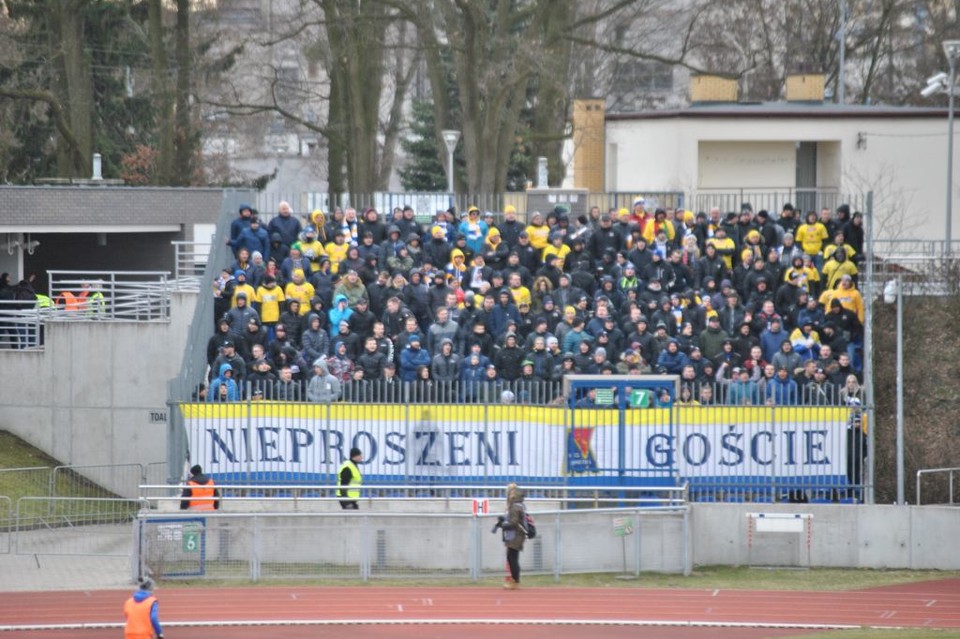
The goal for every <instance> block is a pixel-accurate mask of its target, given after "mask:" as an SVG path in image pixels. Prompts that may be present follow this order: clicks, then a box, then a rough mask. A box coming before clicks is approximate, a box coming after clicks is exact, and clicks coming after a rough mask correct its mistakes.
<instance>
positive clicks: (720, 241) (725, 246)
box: [706, 226, 737, 271]
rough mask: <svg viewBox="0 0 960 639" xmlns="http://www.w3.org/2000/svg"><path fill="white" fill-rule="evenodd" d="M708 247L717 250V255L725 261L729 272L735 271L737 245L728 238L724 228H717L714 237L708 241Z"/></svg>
mask: <svg viewBox="0 0 960 639" xmlns="http://www.w3.org/2000/svg"><path fill="white" fill-rule="evenodd" d="M706 244H707V246H712V247H713V248H715V249H717V255H719V256H720V257H721V258H722V259H723V263H724V265H726V267H727V270H728V271H732V270H733V254H734V253H735V252H736V250H737V245H736V243H735V242H734V241H733V240H731V239H730V238H729V237H727V230H726V229H725V228H723V227H722V226H719V227H717V230H716V231H714V232H713V237H711V238H710V239H708V240H707V242H706Z"/></svg>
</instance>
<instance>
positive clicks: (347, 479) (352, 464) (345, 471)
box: [337, 448, 363, 510]
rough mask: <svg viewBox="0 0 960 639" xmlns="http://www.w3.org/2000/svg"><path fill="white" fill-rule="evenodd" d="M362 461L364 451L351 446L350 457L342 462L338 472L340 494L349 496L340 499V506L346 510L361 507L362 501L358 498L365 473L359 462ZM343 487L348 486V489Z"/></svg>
mask: <svg viewBox="0 0 960 639" xmlns="http://www.w3.org/2000/svg"><path fill="white" fill-rule="evenodd" d="M361 461H363V452H362V451H361V450H360V449H359V448H351V449H350V459H348V460H346V461H345V462H343V463H342V464H340V470H339V471H338V472H337V475H338V479H339V482H338V483H339V485H340V487H341V489H340V491H339V493H340V494H339V495H338V496H339V497H341V498H342V497H346V498H347V499H341V501H340V507H341V508H343V509H344V510H359V508H360V502H358V501H357V500H358V499H360V485H361V484H363V474H362V473H361V472H360V469H359V468H358V467H357V464H359V463H360V462H361ZM343 487H347V489H346V490H343Z"/></svg>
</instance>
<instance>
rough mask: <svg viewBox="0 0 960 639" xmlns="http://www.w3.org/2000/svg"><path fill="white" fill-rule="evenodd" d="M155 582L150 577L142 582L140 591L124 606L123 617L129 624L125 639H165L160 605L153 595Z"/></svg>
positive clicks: (124, 635) (126, 626)
mask: <svg viewBox="0 0 960 639" xmlns="http://www.w3.org/2000/svg"><path fill="white" fill-rule="evenodd" d="M153 587H154V586H153V580H152V579H150V578H149V577H148V578H146V579H144V580H143V581H141V582H140V589H139V590H137V591H136V592H135V593H133V595H132V596H131V597H130V598H129V599H127V601H126V603H124V604H123V616H124V617H125V618H126V620H127V623H126V625H125V626H124V628H123V637H124V639H153V638H154V636H156V638H157V639H163V628H162V627H161V626H160V603H159V602H158V601H157V597H156V595H154V594H153Z"/></svg>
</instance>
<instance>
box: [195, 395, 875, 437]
mask: <svg viewBox="0 0 960 639" xmlns="http://www.w3.org/2000/svg"><path fill="white" fill-rule="evenodd" d="M180 411H181V413H182V414H183V417H184V418H185V419H212V418H217V419H246V418H256V417H274V418H284V419H293V418H297V419H306V420H316V419H327V418H328V417H329V419H332V420H340V421H344V420H346V421H365V422H366V421H369V422H387V423H390V422H403V421H406V420H410V421H412V422H417V421H430V422H434V423H438V424H457V423H484V422H486V421H489V422H491V423H494V424H496V423H505V424H510V423H513V424H542V425H544V426H566V425H567V419H568V418H567V414H566V411H567V409H566V408H563V407H559V406H522V405H510V406H503V405H491V406H477V405H469V406H465V405H462V404H434V405H414V406H407V405H397V404H331V405H329V406H328V405H326V404H306V403H283V402H251V403H249V404H248V403H245V402H238V403H232V404H213V403H211V404H181V405H180ZM849 415H850V409H848V408H836V407H796V408H779V407H778V408H766V407H762V406H717V407H705V406H690V407H684V406H681V407H677V408H676V409H675V412H674V421H675V422H677V423H683V424H688V425H697V426H702V425H716V426H727V425H729V424H744V423H770V424H778V423H784V422H787V423H791V422H794V423H795V422H805V423H830V422H845V421H846V420H847V418H848V417H849ZM623 418H624V423H625V424H626V425H627V426H662V425H665V424H669V423H670V409H666V408H643V409H636V408H632V409H627V410H626V411H624V416H623ZM573 423H574V424H575V425H576V426H604V425H616V424H619V423H620V411H618V410H613V409H597V408H582V409H576V410H575V411H574V415H573ZM865 425H866V420H864V430H865V431H866V426H865Z"/></svg>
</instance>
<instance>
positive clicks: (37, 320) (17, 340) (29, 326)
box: [0, 300, 50, 350]
mask: <svg viewBox="0 0 960 639" xmlns="http://www.w3.org/2000/svg"><path fill="white" fill-rule="evenodd" d="M49 315H50V309H46V308H40V307H38V306H37V303H36V302H24V301H14V300H0V349H9V350H35V349H37V348H39V347H40V346H42V345H43V322H44V320H45V319H46V318H47V317H49Z"/></svg>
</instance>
